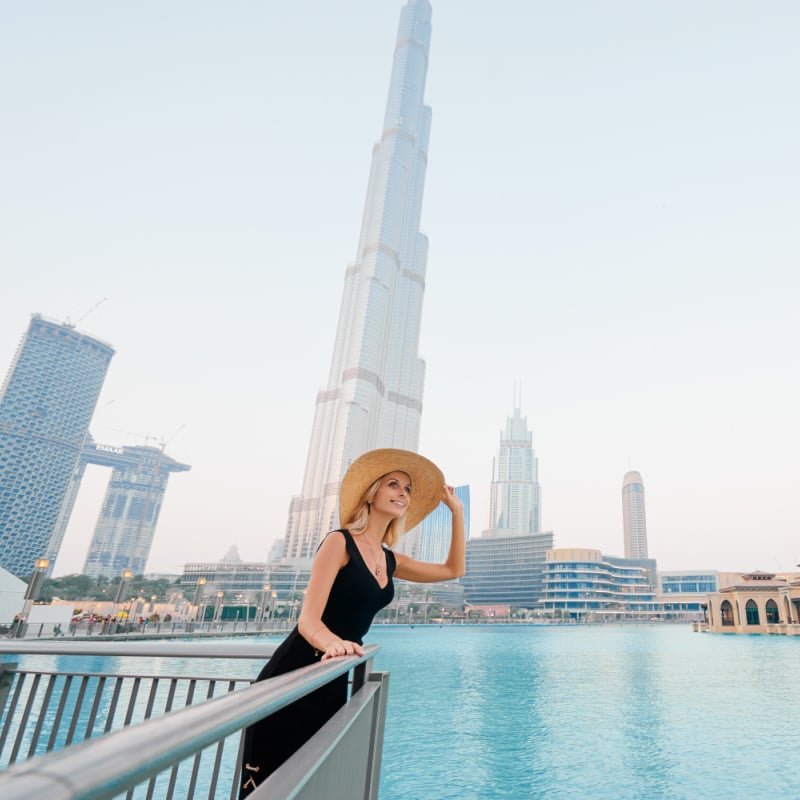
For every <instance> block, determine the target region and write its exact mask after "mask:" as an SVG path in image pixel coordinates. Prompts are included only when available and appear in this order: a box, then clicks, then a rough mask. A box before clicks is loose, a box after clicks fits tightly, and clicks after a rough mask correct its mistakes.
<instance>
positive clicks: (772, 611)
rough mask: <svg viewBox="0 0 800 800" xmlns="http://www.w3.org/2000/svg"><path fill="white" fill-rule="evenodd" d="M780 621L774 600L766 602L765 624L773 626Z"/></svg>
mask: <svg viewBox="0 0 800 800" xmlns="http://www.w3.org/2000/svg"><path fill="white" fill-rule="evenodd" d="M780 621H781V620H780V617H779V616H778V604H777V603H776V602H775V601H774V600H767V624H769V625H775V624H776V623H778V622H780Z"/></svg>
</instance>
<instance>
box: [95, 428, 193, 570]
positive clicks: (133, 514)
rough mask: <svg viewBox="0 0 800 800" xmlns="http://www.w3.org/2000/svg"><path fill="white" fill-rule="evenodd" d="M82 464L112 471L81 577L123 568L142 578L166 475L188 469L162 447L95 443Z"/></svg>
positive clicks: (161, 500)
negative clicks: (96, 465) (111, 445)
mask: <svg viewBox="0 0 800 800" xmlns="http://www.w3.org/2000/svg"><path fill="white" fill-rule="evenodd" d="M84 463H92V464H104V465H106V466H110V467H113V471H112V473H111V480H110V481H109V482H108V488H107V489H106V496H105V499H104V501H103V507H102V509H101V511H100V518H99V519H98V521H97V526H96V527H95V530H94V536H93V537H92V542H91V544H90V545H89V552H88V555H87V556H86V563H85V564H84V566H83V574H84V575H92V576H94V577H96V576H98V575H105V576H106V577H107V578H111V577H114V576H116V575H119V574H120V573H121V572H122V570H124V569H129V570H131V571H132V572H133V574H134V575H140V574H142V573H144V571H145V567H146V565H147V559H148V557H149V555H150V547H151V546H152V544H153V536H154V535H155V532H156V523H157V522H158V515H159V513H160V512H161V504H162V503H163V501H164V492H165V491H166V489H167V480H168V479H169V474H170V473H171V472H185V471H186V470H188V469H189V466H188V464H181V463H180V462H178V461H175V460H174V459H172V458H170V457H169V456H168V455H165V454H164V452H163V450H162V449H161V448H160V447H147V446H145V447H142V446H138V447H110V446H108V445H100V444H94V443H92V444H91V445H89V446H87V447H86V448H85V449H84V455H83V457H82V458H81V464H84Z"/></svg>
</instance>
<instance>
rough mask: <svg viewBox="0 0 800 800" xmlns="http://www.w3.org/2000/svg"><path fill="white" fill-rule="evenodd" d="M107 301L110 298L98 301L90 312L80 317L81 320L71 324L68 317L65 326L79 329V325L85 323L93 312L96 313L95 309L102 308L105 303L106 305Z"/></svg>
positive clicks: (85, 312)
mask: <svg viewBox="0 0 800 800" xmlns="http://www.w3.org/2000/svg"><path fill="white" fill-rule="evenodd" d="M106 300H108V298H107V297H102V298H101V299H100V300H98V301H97V302H96V303H95V304H94V305H93V306H92V307H91V308H90V309H89V310H88V311H84V313H83V314H81V316H80V317H79V318H78V319H77V320H76V321H75V322H71V321H70V318H69V317H67V321H66V322H65V323H64V324H65V325H66V326H67V327H68V328H77V327H78V325H79V324H80V323H81V322H83V321H84V320H85V319H86V317H88V316H89V314H91V313H92V312H93V311H94V310H95V309H96V308H97V307H98V306H101V305H103V303H105V302H106Z"/></svg>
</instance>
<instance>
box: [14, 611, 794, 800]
mask: <svg viewBox="0 0 800 800" xmlns="http://www.w3.org/2000/svg"><path fill="white" fill-rule="evenodd" d="M368 641H369V642H370V643H375V644H379V645H381V648H382V650H381V652H380V654H379V655H378V657H377V659H376V662H377V663H376V667H377V668H378V669H384V670H388V671H389V672H390V673H391V677H390V685H389V713H388V721H387V727H386V735H385V743H384V761H383V773H382V783H381V795H380V797H381V800H450V798H452V799H453V800H456V798H457V800H471V799H472V798H475V800H477V799H478V798H480V800H495V799H496V798H514V800H522V799H523V798H536V799H537V800H538V799H539V798H542V799H543V800H544V799H546V800H561V799H562V798H563V799H564V800H566V798H570V800H580V799H582V798H591V800H612V799H613V800H616V799H617V798H641V799H642V800H658V799H659V798H669V800H681V799H682V798H686V800H690V799H691V800H697V799H698V798H700V799H702V800H714V798H725V800H731V798H750V797H758V798H767V797H769V798H772V797H781V798H798V797H800V758H798V753H799V752H800V726H798V724H797V722H798V718H799V717H800V702H798V694H799V692H798V689H797V687H798V686H800V638H795V637H775V636H734V635H730V636H720V635H711V634H698V633H692V632H691V629H690V628H689V627H688V626H682V625H681V626H677V625H674V626H669V625H652V626H627V625H626V626H563V627H560V626H541V627H536V626H531V627H528V626H503V625H483V626H448V627H443V628H439V627H436V626H427V627H426V626H421V627H416V628H413V629H412V628H407V627H402V626H401V627H394V626H375V627H374V628H373V629H372V631H371V632H370V635H369V637H368ZM220 644H222V642H220ZM209 646H211V643H209ZM43 661H45V659H42V658H41V657H37V658H36V660H35V663H36V666H38V667H42V666H44V664H43ZM145 662H147V663H145ZM24 663H26V664H28V665H29V666H33V664H34V659H33V658H32V657H28V658H26V659H24ZM112 665H113V666H114V667H116V668H117V669H120V670H121V671H123V672H133V671H135V670H137V669H138V670H139V671H142V672H145V671H150V670H151V669H152V670H153V671H154V672H166V673H173V672H176V673H178V672H187V673H191V674H193V675H200V674H216V675H226V676H229V675H243V676H244V675H247V674H250V673H251V672H252V674H253V675H254V674H255V673H256V672H257V671H258V669H259V668H260V664H256V663H251V662H246V661H245V662H235V661H230V660H229V661H223V660H221V659H220V660H208V661H205V660H204V661H201V662H200V663H198V664H192V665H189V664H185V665H183V664H182V663H180V662H177V663H176V661H175V660H169V661H166V660H161V659H128V658H126V659H85V658H69V659H63V658H58V659H52V662H50V663H48V664H47V666H51V667H55V668H56V669H61V670H63V669H67V668H69V669H75V668H83V669H95V670H96V669H101V668H102V669H104V668H108V667H109V666H112ZM234 749H235V748H234Z"/></svg>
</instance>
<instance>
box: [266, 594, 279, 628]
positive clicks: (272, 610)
mask: <svg viewBox="0 0 800 800" xmlns="http://www.w3.org/2000/svg"><path fill="white" fill-rule="evenodd" d="M277 599H278V593H277V592H272V596H271V598H270V601H269V621H268V623H267V624H269V625H272V615H273V614H274V613H275V601H276V600H277Z"/></svg>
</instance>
